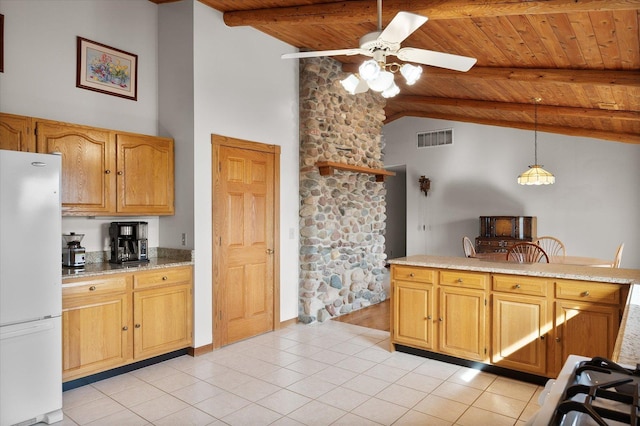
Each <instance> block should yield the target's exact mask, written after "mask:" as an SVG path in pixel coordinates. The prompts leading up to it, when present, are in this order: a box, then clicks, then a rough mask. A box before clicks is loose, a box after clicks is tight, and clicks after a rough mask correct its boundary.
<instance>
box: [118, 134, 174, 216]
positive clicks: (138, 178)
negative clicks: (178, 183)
mask: <svg viewBox="0 0 640 426" xmlns="http://www.w3.org/2000/svg"><path fill="white" fill-rule="evenodd" d="M116 140H117V147H118V148H117V149H118V153H117V163H118V164H117V167H118V173H117V186H118V213H141V214H153V215H169V214H173V213H174V202H173V199H174V194H173V184H174V174H173V173H174V171H173V170H174V159H173V140H172V139H167V138H158V137H153V136H144V135H131V134H118V135H117V136H116Z"/></svg>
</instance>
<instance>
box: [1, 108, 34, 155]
mask: <svg viewBox="0 0 640 426" xmlns="http://www.w3.org/2000/svg"><path fill="white" fill-rule="evenodd" d="M33 130H34V129H33V121H32V118H31V117H25V116H22V115H13V114H5V113H1V112H0V149H7V150H10V151H26V152H36V138H35V134H34V131H33Z"/></svg>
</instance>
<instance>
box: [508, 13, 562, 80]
mask: <svg viewBox="0 0 640 426" xmlns="http://www.w3.org/2000/svg"><path fill="white" fill-rule="evenodd" d="M507 19H508V20H509V22H510V23H511V25H513V27H514V28H515V29H516V31H518V34H520V37H521V38H522V40H523V42H524V44H525V46H527V49H528V50H529V52H530V56H529V58H528V59H529V61H528V65H527V67H532V66H533V67H535V68H549V67H551V66H552V64H551V63H549V62H548V61H547V58H548V57H549V52H548V51H547V49H546V48H545V46H544V44H543V43H542V42H541V41H540V35H539V34H538V33H537V32H536V30H535V29H534V28H533V26H532V25H531V22H529V18H528V17H527V16H525V15H516V16H509V17H507Z"/></svg>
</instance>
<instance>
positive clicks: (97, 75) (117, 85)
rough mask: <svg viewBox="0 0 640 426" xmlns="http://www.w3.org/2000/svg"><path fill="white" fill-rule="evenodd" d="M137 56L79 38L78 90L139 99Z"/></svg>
mask: <svg viewBox="0 0 640 426" xmlns="http://www.w3.org/2000/svg"><path fill="white" fill-rule="evenodd" d="M137 61H138V56H137V55H134V54H131V53H128V52H125V51H122V50H119V49H115V48H113V47H109V46H106V45H103V44H100V43H96V42H93V41H90V40H87V39H84V38H81V37H78V75H77V82H76V87H80V88H83V89H88V90H93V91H96V92H103V93H108V94H111V95H115V96H120V97H124V98H129V99H133V100H137V88H136V86H137Z"/></svg>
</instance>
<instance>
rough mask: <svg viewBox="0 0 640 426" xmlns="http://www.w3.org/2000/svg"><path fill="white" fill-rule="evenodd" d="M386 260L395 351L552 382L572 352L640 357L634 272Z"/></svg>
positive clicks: (639, 283) (631, 360) (623, 359)
mask: <svg viewBox="0 0 640 426" xmlns="http://www.w3.org/2000/svg"><path fill="white" fill-rule="evenodd" d="M390 263H391V288H392V290H391V291H392V294H393V296H392V312H391V345H392V348H395V347H396V346H398V345H399V346H405V347H409V348H416V349H419V350H423V351H427V352H430V353H434V354H439V355H445V356H451V357H455V358H459V359H461V360H466V361H472V362H482V363H484V364H488V365H495V366H498V367H504V368H507V369H511V370H515V371H520V372H523V373H530V374H534V375H537V376H544V377H555V376H556V375H557V373H558V371H559V369H560V368H561V367H562V365H563V363H564V360H565V359H566V357H567V356H568V355H570V354H579V355H584V356H604V357H608V358H611V359H612V360H614V361H617V362H620V363H625V364H635V363H636V362H638V360H639V359H640V339H639V338H638V333H639V332H640V330H639V328H640V318H639V317H640V312H639V311H640V301H639V299H640V271H639V270H631V269H618V268H596V267H585V266H575V265H560V264H519V263H511V262H506V261H491V260H484V259H474V258H462V257H441V256H426V255H418V256H409V257H404V258H399V259H393V260H390Z"/></svg>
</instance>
